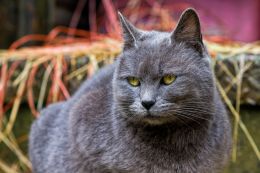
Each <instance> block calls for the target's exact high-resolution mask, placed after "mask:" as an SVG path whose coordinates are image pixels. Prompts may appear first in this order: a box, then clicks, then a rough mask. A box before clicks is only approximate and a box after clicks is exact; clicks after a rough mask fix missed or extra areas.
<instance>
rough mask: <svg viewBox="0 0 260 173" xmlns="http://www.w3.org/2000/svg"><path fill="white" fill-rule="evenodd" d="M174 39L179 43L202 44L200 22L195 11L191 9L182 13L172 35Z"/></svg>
mask: <svg viewBox="0 0 260 173" xmlns="http://www.w3.org/2000/svg"><path fill="white" fill-rule="evenodd" d="M172 39H173V40H174V41H177V42H185V41H192V42H194V41H195V42H200V43H202V36H201V30H200V21H199V17H198V15H197V13H196V11H195V10H194V9H191V8H189V9H187V10H185V11H184V12H183V13H182V15H181V17H180V19H179V22H178V24H177V27H176V28H175V30H174V32H173V34H172Z"/></svg>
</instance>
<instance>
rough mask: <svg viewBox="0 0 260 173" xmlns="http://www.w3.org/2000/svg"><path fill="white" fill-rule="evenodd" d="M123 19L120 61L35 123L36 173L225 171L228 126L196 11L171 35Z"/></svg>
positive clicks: (33, 157) (186, 15)
mask: <svg viewBox="0 0 260 173" xmlns="http://www.w3.org/2000/svg"><path fill="white" fill-rule="evenodd" d="M119 18H120V22H121V26H122V29H123V36H124V40H125V41H124V47H123V51H122V53H121V54H120V55H119V57H118V58H117V60H116V62H115V63H114V64H112V65H110V66H108V67H106V68H104V69H103V70H101V71H100V72H99V73H98V74H96V75H95V76H94V77H93V78H92V79H90V80H88V81H86V82H85V83H84V84H83V85H82V86H81V88H80V89H79V90H78V92H76V93H75V94H74V95H73V96H72V98H71V99H69V100H68V101H66V102H61V103H56V104H53V105H50V106H48V107H47V108H46V109H44V110H43V111H42V112H41V116H40V118H39V119H38V120H36V121H35V122H34V123H33V125H32V128H31V134H30V147H29V152H30V159H31V161H32V165H33V171H34V173H92V172H93V173H119V172H120V173H128V172H129V173H130V172H131V173H170V172H172V173H214V172H219V171H220V170H222V169H223V167H224V166H225V164H226V162H227V161H228V158H229V153H230V149H231V145H230V144H231V137H230V124H229V120H228V116H227V113H226V111H225V108H224V105H223V103H222V102H221V99H220V96H219V94H218V92H217V89H216V86H215V82H214V80H213V73H212V70H211V68H210V58H209V55H208V53H207V51H206V48H205V47H204V45H203V42H202V36H201V31H200V24H199V18H198V16H197V14H196V12H195V11H194V10H193V9H188V10H186V11H185V12H184V13H183V14H182V16H181V18H180V20H179V22H178V25H177V27H176V29H175V30H174V31H173V32H172V33H166V32H157V31H143V30H139V29H137V28H135V27H134V26H133V25H132V24H130V23H129V22H128V21H127V20H126V19H125V18H124V17H123V16H122V15H121V14H119Z"/></svg>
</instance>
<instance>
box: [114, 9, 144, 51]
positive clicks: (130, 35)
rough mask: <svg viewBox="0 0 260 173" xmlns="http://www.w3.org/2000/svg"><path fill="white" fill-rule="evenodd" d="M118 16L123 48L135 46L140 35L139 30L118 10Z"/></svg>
mask: <svg viewBox="0 0 260 173" xmlns="http://www.w3.org/2000/svg"><path fill="white" fill-rule="evenodd" d="M118 18H119V21H120V24H121V28H122V32H123V38H124V49H127V48H130V47H137V39H138V38H139V37H140V35H141V31H139V30H138V29H137V28H136V27H135V26H134V25H132V24H131V23H130V22H129V21H128V20H127V19H126V18H125V17H124V16H123V15H122V14H121V13H120V12H118Z"/></svg>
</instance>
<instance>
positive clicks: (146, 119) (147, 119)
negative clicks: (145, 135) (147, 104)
mask: <svg viewBox="0 0 260 173" xmlns="http://www.w3.org/2000/svg"><path fill="white" fill-rule="evenodd" d="M176 120H177V119H176V118H175V117H167V116H154V115H151V114H149V113H148V114H147V115H146V116H143V117H142V118H140V119H139V120H137V121H140V122H142V123H144V124H147V125H154V126H158V125H163V124H169V123H173V122H174V121H176Z"/></svg>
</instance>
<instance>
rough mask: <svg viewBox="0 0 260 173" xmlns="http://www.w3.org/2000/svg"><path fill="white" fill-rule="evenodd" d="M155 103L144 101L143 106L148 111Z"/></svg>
mask: <svg viewBox="0 0 260 173" xmlns="http://www.w3.org/2000/svg"><path fill="white" fill-rule="evenodd" d="M154 103H155V101H154V100H143V101H142V105H143V107H145V108H146V109H147V110H149V109H150V108H151V107H152V106H153V105H154Z"/></svg>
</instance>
